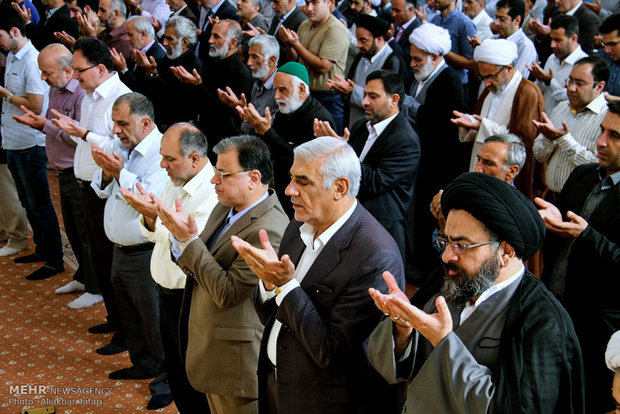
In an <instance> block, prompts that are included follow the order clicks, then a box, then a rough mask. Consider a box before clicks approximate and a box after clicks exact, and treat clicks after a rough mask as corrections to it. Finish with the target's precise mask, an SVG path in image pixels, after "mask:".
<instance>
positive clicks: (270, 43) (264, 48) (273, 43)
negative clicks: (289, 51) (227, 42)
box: [248, 34, 280, 62]
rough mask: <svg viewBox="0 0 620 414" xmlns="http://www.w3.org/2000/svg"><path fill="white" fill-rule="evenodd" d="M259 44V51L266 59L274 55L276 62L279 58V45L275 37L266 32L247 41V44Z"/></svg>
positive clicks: (250, 45)
mask: <svg viewBox="0 0 620 414" xmlns="http://www.w3.org/2000/svg"><path fill="white" fill-rule="evenodd" d="M256 45H258V46H260V50H261V53H262V54H263V56H264V57H265V60H268V59H269V58H270V57H272V56H275V57H276V62H277V61H278V60H279V59H280V45H279V44H278V41H277V40H276V38H275V37H273V36H270V35H268V34H260V35H258V36H254V37H253V38H251V39H250V41H249V42H248V46H249V47H252V46H256Z"/></svg>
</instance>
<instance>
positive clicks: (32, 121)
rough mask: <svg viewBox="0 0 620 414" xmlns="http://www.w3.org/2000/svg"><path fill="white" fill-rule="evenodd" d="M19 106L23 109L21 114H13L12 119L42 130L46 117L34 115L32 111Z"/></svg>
mask: <svg viewBox="0 0 620 414" xmlns="http://www.w3.org/2000/svg"><path fill="white" fill-rule="evenodd" d="M19 108H20V109H21V110H22V111H24V113H23V114H22V115H13V119H14V120H16V121H17V122H19V123H20V124H24V125H28V126H29V127H30V128H34V129H38V130H42V129H43V126H44V125H45V121H46V118H45V117H44V116H42V115H36V114H35V113H34V112H32V111H31V110H29V109H28V108H26V107H25V106H24V105H20V106H19Z"/></svg>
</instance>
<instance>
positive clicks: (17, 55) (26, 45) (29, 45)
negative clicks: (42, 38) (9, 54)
mask: <svg viewBox="0 0 620 414" xmlns="http://www.w3.org/2000/svg"><path fill="white" fill-rule="evenodd" d="M32 49H34V46H33V45H32V42H31V41H30V40H27V41H26V43H24V45H23V46H22V47H21V49H19V50H18V51H17V53H14V54H13V56H15V58H16V59H19V60H22V58H23V57H24V56H26V54H27V53H29V52H30V51H31V50H32ZM35 50H36V49H35Z"/></svg>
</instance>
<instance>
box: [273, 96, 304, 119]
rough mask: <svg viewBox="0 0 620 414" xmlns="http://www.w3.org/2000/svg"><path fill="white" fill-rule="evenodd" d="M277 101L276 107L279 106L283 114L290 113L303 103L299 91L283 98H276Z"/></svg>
mask: <svg viewBox="0 0 620 414" xmlns="http://www.w3.org/2000/svg"><path fill="white" fill-rule="evenodd" d="M276 102H277V103H278V107H279V108H280V112H282V113H283V114H290V113H291V112H295V111H296V110H298V109H299V107H301V106H302V105H303V104H304V101H302V100H301V99H300V98H299V91H296V92H295V95H291V96H289V97H288V98H285V99H276Z"/></svg>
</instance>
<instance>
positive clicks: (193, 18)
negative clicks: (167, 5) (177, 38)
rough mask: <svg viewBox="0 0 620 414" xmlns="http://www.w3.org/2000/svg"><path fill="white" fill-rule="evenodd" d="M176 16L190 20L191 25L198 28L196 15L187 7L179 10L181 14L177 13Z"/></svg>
mask: <svg viewBox="0 0 620 414" xmlns="http://www.w3.org/2000/svg"><path fill="white" fill-rule="evenodd" d="M178 16H181V17H185V18H186V19H190V20H191V21H192V23H194V24H195V25H196V27H197V26H198V17H196V15H195V14H194V12H193V11H192V9H191V8H190V7H189V6H187V7H186V8H184V9H183V10H181V13H179V14H178ZM207 40H209V39H207Z"/></svg>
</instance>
